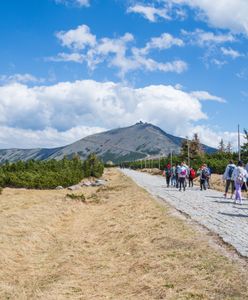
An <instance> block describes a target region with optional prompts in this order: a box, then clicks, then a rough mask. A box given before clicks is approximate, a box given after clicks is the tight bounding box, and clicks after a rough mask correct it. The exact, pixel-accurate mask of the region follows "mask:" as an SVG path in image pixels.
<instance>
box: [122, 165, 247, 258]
mask: <svg viewBox="0 0 248 300" xmlns="http://www.w3.org/2000/svg"><path fill="white" fill-rule="evenodd" d="M122 172H123V173H124V174H125V175H127V176H129V177H131V178H132V179H133V180H134V181H135V182H136V183H137V184H138V185H139V186H141V187H143V188H145V189H146V190H147V191H148V192H149V193H151V194H152V195H154V196H159V197H160V198H162V199H164V201H166V202H167V203H169V204H170V205H172V206H173V207H175V208H176V209H177V210H179V211H181V212H184V213H186V214H187V215H189V216H190V217H191V218H192V219H193V220H195V221H197V222H198V223H200V224H201V225H204V226H205V227H207V228H208V229H209V230H211V231H213V232H214V233H216V234H218V235H219V236H220V237H221V238H222V239H223V240H224V241H225V242H226V243H229V244H231V245H232V246H233V247H234V248H235V249H236V250H237V251H238V252H239V253H240V254H241V255H243V256H246V257H248V200H244V201H243V204H242V205H239V204H234V203H233V200H231V199H225V198H224V197H223V193H221V192H218V191H215V190H211V189H209V190H206V191H200V188H199V187H194V188H186V191H185V192H179V191H178V189H176V188H173V187H169V188H167V187H166V182H165V178H164V177H162V176H154V175H150V174H146V173H142V172H137V171H133V170H129V169H124V170H122Z"/></svg>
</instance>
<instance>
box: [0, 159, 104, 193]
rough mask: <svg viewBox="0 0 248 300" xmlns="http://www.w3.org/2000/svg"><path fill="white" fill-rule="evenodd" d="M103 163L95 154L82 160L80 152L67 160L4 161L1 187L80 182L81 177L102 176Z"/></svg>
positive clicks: (49, 185)
mask: <svg viewBox="0 0 248 300" xmlns="http://www.w3.org/2000/svg"><path fill="white" fill-rule="evenodd" d="M103 171H104V165H103V163H102V161H100V160H99V159H98V158H97V156H96V155H95V154H90V155H89V156H88V158H87V159H86V160H85V161H81V160H80V158H79V156H77V155H74V157H73V158H72V159H71V160H69V159H68V158H66V157H64V158H63V159H62V160H55V159H53V160H45V161H35V160H29V161H26V162H25V161H18V162H15V163H9V162H6V163H5V164H3V165H1V166H0V187H15V188H32V189H53V188H56V187H57V186H63V187H68V186H70V185H74V184H77V183H79V182H80V181H81V180H82V179H83V178H87V177H90V176H92V177H97V178H99V177H101V176H102V174H103Z"/></svg>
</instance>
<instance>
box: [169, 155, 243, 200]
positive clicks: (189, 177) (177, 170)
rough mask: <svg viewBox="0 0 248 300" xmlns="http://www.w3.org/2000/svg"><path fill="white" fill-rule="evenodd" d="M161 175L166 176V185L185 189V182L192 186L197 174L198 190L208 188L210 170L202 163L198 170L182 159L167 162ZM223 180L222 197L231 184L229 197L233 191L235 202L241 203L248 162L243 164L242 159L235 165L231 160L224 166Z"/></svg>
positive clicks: (181, 189) (180, 189)
mask: <svg viewBox="0 0 248 300" xmlns="http://www.w3.org/2000/svg"><path fill="white" fill-rule="evenodd" d="M163 176H165V178H166V184H167V187H169V186H170V185H171V186H174V187H176V188H178V189H179V191H185V190H186V187H187V184H188V186H189V187H193V186H194V179H195V178H196V177H197V176H199V181H200V190H201V191H202V190H206V189H207V188H210V178H211V170H210V168H209V167H208V166H207V164H203V165H202V166H201V167H200V168H199V169H198V170H194V169H193V168H192V167H189V166H187V164H186V163H185V162H184V161H183V162H182V163H181V164H178V165H171V164H169V163H168V164H167V165H166V166H165V167H164V171H163ZM223 181H225V193H224V197H225V198H226V197H227V193H228V190H229V187H230V186H231V199H232V198H233V195H234V191H235V203H239V204H241V203H242V192H241V191H242V189H244V190H245V191H247V187H248V163H247V164H246V166H244V164H243V162H242V161H239V162H238V164H237V165H235V164H234V162H233V161H232V160H231V161H230V162H229V164H228V165H227V166H226V169H225V172H224V174H223Z"/></svg>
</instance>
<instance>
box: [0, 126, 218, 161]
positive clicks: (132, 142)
mask: <svg viewBox="0 0 248 300" xmlns="http://www.w3.org/2000/svg"><path fill="white" fill-rule="evenodd" d="M183 140H184V139H182V138H179V137H176V136H173V135H170V134H167V133H166V132H164V131H163V130H161V129H160V128H159V127H157V126H154V125H152V124H149V123H142V122H140V123H137V124H135V125H133V126H130V127H125V128H118V129H113V130H110V131H106V132H102V133H98V134H94V135H91V136H88V137H85V138H83V139H81V140H79V141H77V142H75V143H73V144H70V145H67V146H64V147H60V148H53V149H8V150H0V162H4V161H6V160H8V161H17V160H29V159H37V160H44V159H62V158H63V157H64V156H68V157H72V156H73V154H74V153H78V154H79V155H80V157H81V158H82V159H85V158H86V157H87V156H88V155H89V153H92V152H94V153H96V154H97V155H98V156H99V157H101V158H102V159H103V160H104V161H105V162H106V161H109V160H111V161H113V162H115V163H117V162H122V161H127V160H134V159H139V158H144V157H146V156H157V155H168V154H169V153H170V152H171V151H172V152H174V153H179V151H180V147H181V143H182V141H183ZM203 148H204V150H205V151H206V152H208V153H210V152H215V151H216V149H214V148H211V147H208V146H206V145H203Z"/></svg>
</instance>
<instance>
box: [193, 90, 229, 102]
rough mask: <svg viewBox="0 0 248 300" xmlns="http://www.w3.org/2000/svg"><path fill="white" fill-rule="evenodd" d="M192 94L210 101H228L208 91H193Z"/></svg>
mask: <svg viewBox="0 0 248 300" xmlns="http://www.w3.org/2000/svg"><path fill="white" fill-rule="evenodd" d="M191 95H192V96H193V97H196V98H197V99H199V100H210V101H216V102H220V103H225V102H226V101H225V100H224V99H223V98H221V97H217V96H214V95H211V94H210V93H208V92H206V91H195V92H192V93H191Z"/></svg>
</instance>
